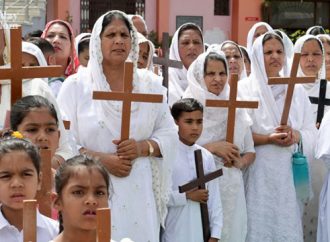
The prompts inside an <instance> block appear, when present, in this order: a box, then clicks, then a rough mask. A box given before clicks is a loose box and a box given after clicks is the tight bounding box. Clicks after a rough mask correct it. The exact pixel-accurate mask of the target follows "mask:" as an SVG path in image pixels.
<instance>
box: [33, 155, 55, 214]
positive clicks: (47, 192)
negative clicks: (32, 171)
mask: <svg viewBox="0 0 330 242" xmlns="http://www.w3.org/2000/svg"><path fill="white" fill-rule="evenodd" d="M40 156H41V174H42V180H41V181H42V182H41V189H40V191H38V193H37V196H36V199H37V201H38V205H39V211H40V213H42V214H43V215H45V216H47V217H49V218H51V217H52V198H51V193H52V188H53V179H52V177H53V174H52V157H51V151H50V150H49V149H40Z"/></svg>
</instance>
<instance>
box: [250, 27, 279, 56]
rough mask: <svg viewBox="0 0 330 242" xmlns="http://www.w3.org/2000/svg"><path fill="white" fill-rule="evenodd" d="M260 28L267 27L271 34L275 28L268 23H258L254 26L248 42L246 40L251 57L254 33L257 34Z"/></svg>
mask: <svg viewBox="0 0 330 242" xmlns="http://www.w3.org/2000/svg"><path fill="white" fill-rule="evenodd" d="M260 26H265V27H266V29H267V30H268V31H269V32H272V31H273V28H272V27H271V26H270V25H269V24H268V23H266V22H258V23H256V24H254V25H253V26H252V28H251V29H250V30H249V32H248V35H247V40H246V49H247V50H248V53H249V55H250V56H251V54H252V46H253V42H254V41H253V38H254V33H255V32H256V30H257V28H259V27H260Z"/></svg>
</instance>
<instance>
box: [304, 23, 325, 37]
mask: <svg viewBox="0 0 330 242" xmlns="http://www.w3.org/2000/svg"><path fill="white" fill-rule="evenodd" d="M315 28H319V29H322V30H323V31H324V32H325V30H324V28H323V27H322V26H320V25H315V26H312V27H309V28H308V29H307V31H306V35H312V34H311V32H312V31H313V30H314V29H315Z"/></svg>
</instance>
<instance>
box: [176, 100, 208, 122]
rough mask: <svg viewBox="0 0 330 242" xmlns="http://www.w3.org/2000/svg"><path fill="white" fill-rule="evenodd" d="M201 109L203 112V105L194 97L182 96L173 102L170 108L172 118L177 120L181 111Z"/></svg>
mask: <svg viewBox="0 0 330 242" xmlns="http://www.w3.org/2000/svg"><path fill="white" fill-rule="evenodd" d="M194 111H201V112H202V113H203V105H202V104H201V103H200V102H199V101H198V100H196V99H194V98H183V99H180V100H179V101H177V102H175V103H174V104H173V106H172V108H171V114H172V116H173V118H174V120H178V119H179V118H180V116H181V114H182V113H183V112H189V113H190V112H194Z"/></svg>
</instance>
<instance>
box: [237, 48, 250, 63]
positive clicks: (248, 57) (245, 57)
mask: <svg viewBox="0 0 330 242" xmlns="http://www.w3.org/2000/svg"><path fill="white" fill-rule="evenodd" d="M239 48H240V49H241V52H242V54H243V56H244V59H245V60H247V61H248V62H249V63H250V64H251V59H250V56H249V53H248V52H247V51H246V49H245V48H244V47H242V46H240V47H239Z"/></svg>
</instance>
